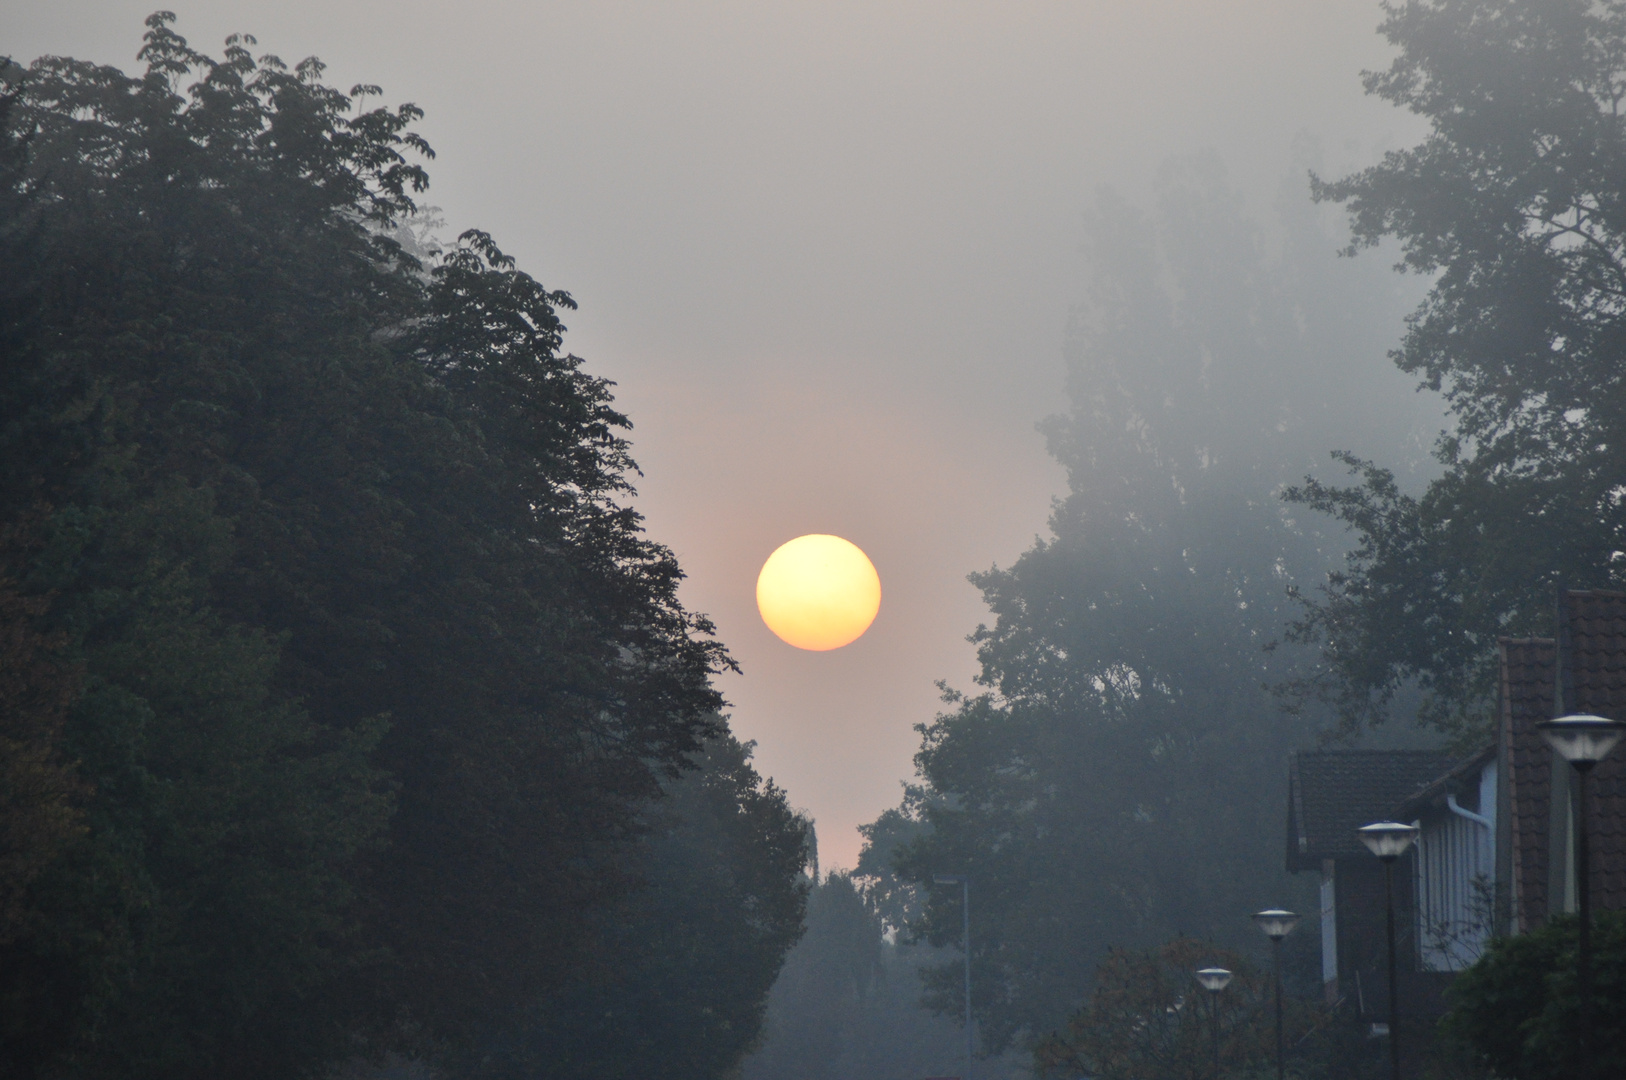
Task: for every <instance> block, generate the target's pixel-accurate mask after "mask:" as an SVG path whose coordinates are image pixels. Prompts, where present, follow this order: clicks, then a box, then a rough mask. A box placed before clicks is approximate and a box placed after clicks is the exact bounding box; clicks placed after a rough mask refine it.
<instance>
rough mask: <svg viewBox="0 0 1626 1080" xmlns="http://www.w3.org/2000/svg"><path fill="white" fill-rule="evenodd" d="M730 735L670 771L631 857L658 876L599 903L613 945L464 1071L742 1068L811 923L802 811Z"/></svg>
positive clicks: (609, 1072)
mask: <svg viewBox="0 0 1626 1080" xmlns="http://www.w3.org/2000/svg"><path fill="white" fill-rule="evenodd" d="M750 757H751V747H750V746H749V745H742V744H740V743H739V742H737V741H735V740H734V739H733V738H732V737H730V736H727V735H724V736H721V737H719V738H716V739H713V740H712V741H710V742H709V743H708V744H707V745H706V749H705V752H704V754H703V755H702V756H701V757H700V758H699V760H698V767H697V768H696V769H694V770H693V771H689V772H685V773H684V774H683V775H682V776H681V777H679V778H678V779H676V780H672V781H670V782H668V784H667V785H666V790H667V795H668V797H667V798H666V799H665V800H664V801H662V802H660V803H657V804H655V805H654V806H653V807H652V808H651V810H650V812H649V814H650V818H651V820H650V822H649V832H648V833H647V835H646V836H645V837H644V839H643V841H642V843H641V844H640V847H639V849H638V851H637V852H636V853H635V856H634V861H633V864H632V865H633V867H634V869H635V871H636V872H637V873H638V874H640V875H641V876H643V877H644V878H645V880H646V884H647V888H645V889H643V890H641V891H639V892H638V893H636V894H635V895H633V896H631V897H628V898H627V899H626V900H625V901H624V902H622V903H620V904H617V905H615V906H614V907H613V908H610V909H607V910H605V911H604V912H602V913H601V919H600V925H601V927H602V931H601V932H602V934H603V935H604V940H605V941H606V942H607V944H608V948H606V949H605V951H604V953H603V954H602V955H601V956H600V957H599V958H598V962H597V963H595V964H593V965H592V966H591V967H590V968H589V969H588V970H587V971H586V972H585V974H584V976H583V977H582V978H580V979H578V980H577V981H576V982H574V983H573V984H572V985H570V986H568V987H567V988H565V990H564V992H562V993H558V994H555V995H552V996H550V997H548V998H546V999H543V1000H541V1001H539V1002H537V1003H536V1004H535V1006H534V1007H533V1008H532V1009H530V1010H528V1012H527V1015H526V1018H525V1019H524V1021H523V1022H522V1024H521V1025H520V1026H519V1027H518V1028H511V1029H508V1030H499V1031H496V1032H493V1033H492V1034H491V1035H490V1037H489V1038H488V1039H487V1040H486V1041H484V1042H483V1043H481V1044H479V1045H477V1047H476V1049H475V1053H474V1055H473V1058H474V1060H473V1061H471V1062H470V1063H468V1064H467V1065H466V1066H465V1067H464V1068H463V1069H461V1070H458V1071H459V1072H460V1073H461V1074H464V1075H468V1076H471V1077H478V1078H482V1080H484V1078H490V1080H497V1078H503V1080H508V1078H512V1080H522V1078H527V1080H528V1078H533V1077H550V1078H551V1077H560V1078H563V1077H608V1076H627V1077H636V1076H660V1077H663V1078H665V1077H670V1078H672V1080H713V1078H716V1077H723V1076H728V1075H731V1071H732V1070H734V1069H735V1068H736V1066H737V1065H738V1063H739V1061H740V1059H741V1058H742V1057H743V1056H744V1055H745V1053H746V1052H747V1051H748V1050H750V1049H751V1047H752V1046H753V1045H754V1044H755V1043H756V1042H757V1040H758V1038H759V1037H760V1035H761V1032H762V1026H763V1016H764V1011H765V1008H766V1005H767V998H768V991H769V989H770V988H771V987H772V986H773V984H774V980H775V979H776V978H777V976H778V974H779V970H780V965H781V964H782V963H783V961H784V959H785V954H786V953H787V952H788V951H789V950H790V948H791V947H792V946H793V945H794V944H795V943H796V941H797V939H798V938H799V937H800V936H801V934H802V928H803V927H802V920H803V914H804V912H805V910H806V906H807V884H806V881H805V878H804V877H803V876H802V871H803V868H804V867H805V866H806V865H807V862H808V857H809V837H810V830H809V828H808V823H807V821H806V819H805V818H802V817H800V816H798V815H797V814H796V813H795V812H794V811H792V810H791V809H790V808H789V806H788V805H787V804H786V802H785V796H784V792H783V791H782V790H780V789H779V788H778V787H777V786H776V785H774V783H773V782H772V781H766V782H765V781H763V779H762V778H761V777H760V776H759V775H758V774H757V772H756V770H755V769H754V768H752V766H751V763H750Z"/></svg>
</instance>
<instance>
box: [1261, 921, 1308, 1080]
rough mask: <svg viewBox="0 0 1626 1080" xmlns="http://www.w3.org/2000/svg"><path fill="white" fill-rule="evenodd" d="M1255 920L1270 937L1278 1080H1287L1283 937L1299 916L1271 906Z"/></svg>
mask: <svg viewBox="0 0 1626 1080" xmlns="http://www.w3.org/2000/svg"><path fill="white" fill-rule="evenodd" d="M1253 921H1254V922H1256V923H1258V924H1259V929H1261V930H1263V931H1264V932H1265V936H1266V937H1268V938H1269V939H1270V945H1271V954H1272V955H1271V959H1272V960H1273V961H1274V963H1273V965H1272V974H1273V981H1274V982H1275V983H1276V1080H1286V1077H1287V1059H1286V1057H1285V1056H1284V1054H1283V1049H1282V938H1284V937H1286V936H1287V935H1288V934H1291V933H1292V932H1293V927H1295V926H1297V925H1298V924H1299V917H1298V916H1297V915H1295V914H1293V913H1292V912H1291V911H1283V910H1282V909H1281V908H1271V909H1270V910H1268V911H1261V912H1259V913H1257V914H1256V915H1254V917H1253Z"/></svg>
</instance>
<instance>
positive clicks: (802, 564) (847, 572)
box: [757, 533, 881, 652]
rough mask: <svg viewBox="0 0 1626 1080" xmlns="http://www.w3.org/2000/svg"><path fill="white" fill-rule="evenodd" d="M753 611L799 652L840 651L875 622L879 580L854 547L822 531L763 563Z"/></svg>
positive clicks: (799, 539) (785, 546)
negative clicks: (755, 610)
mask: <svg viewBox="0 0 1626 1080" xmlns="http://www.w3.org/2000/svg"><path fill="white" fill-rule="evenodd" d="M757 610H758V611H760V612H762V621H763V622H765V623H767V624H768V629H769V630H772V631H773V632H774V633H776V634H778V635H779V637H780V638H781V639H782V640H784V641H785V642H787V643H789V644H791V645H794V646H796V647H797V648H798V649H811V650H813V651H815V652H824V651H826V650H828V649H839V648H841V647H842V646H843V645H850V644H851V643H852V642H854V641H857V640H858V639H859V638H860V637H862V636H863V634H864V631H865V630H868V629H869V624H870V623H872V622H874V621H875V613H876V612H878V611H880V610H881V577H880V575H879V574H877V573H876V572H875V565H874V564H873V563H871V562H870V561H869V556H867V555H865V554H864V553H863V552H862V551H860V550H859V549H858V546H857V545H856V544H852V543H849V542H848V541H846V540H843V539H842V538H841V537H839V536H827V535H825V534H824V533H812V534H809V535H807V536H798V537H797V538H796V539H794V540H792V541H790V542H789V543H786V544H781V545H780V546H779V548H778V550H776V551H775V552H774V553H773V554H772V555H769V556H768V561H767V562H765V563H763V564H762V573H760V574H758V575H757Z"/></svg>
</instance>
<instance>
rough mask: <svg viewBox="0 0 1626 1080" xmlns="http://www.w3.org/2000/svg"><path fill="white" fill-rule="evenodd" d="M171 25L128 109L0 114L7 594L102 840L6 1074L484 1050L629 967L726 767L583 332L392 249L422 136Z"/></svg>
mask: <svg viewBox="0 0 1626 1080" xmlns="http://www.w3.org/2000/svg"><path fill="white" fill-rule="evenodd" d="M172 22H173V16H171V15H169V14H168V13H162V12H161V13H159V14H157V15H154V16H153V17H152V18H151V19H149V20H148V24H147V25H148V31H147V35H146V44H145V47H144V48H143V50H142V53H141V56H142V58H143V59H144V60H145V62H146V65H147V68H146V71H145V73H144V74H143V75H141V76H139V77H130V76H127V75H125V74H124V73H122V72H120V71H117V70H115V69H112V68H106V67H97V66H95V65H91V64H87V63H83V62H80V61H75V60H71V59H65V58H55V57H46V58H42V59H40V60H37V61H35V62H34V63H33V64H32V65H30V66H29V67H28V68H27V69H26V71H20V70H19V69H17V68H16V67H15V66H12V67H8V68H7V69H6V84H7V87H8V91H7V95H6V98H5V105H4V108H5V110H6V112H5V115H4V121H5V126H4V133H3V135H4V137H3V140H0V169H3V170H4V175H3V177H0V180H3V182H0V263H3V264H4V265H5V266H6V267H7V268H8V269H7V273H6V274H5V275H4V276H3V277H0V454H3V455H4V458H5V460H6V462H7V468H6V470H5V471H4V473H3V475H0V524H10V523H13V522H16V521H19V520H22V519H23V518H25V517H29V516H30V515H32V517H33V519H36V520H38V521H39V525H38V537H39V540H38V544H37V550H35V551H33V553H32V554H31V556H30V558H29V559H28V560H27V563H26V565H22V566H19V567H15V568H13V569H12V571H11V572H12V573H13V574H14V575H15V577H16V578H17V580H18V582H19V585H18V589H19V594H20V595H21V596H23V597H25V598H39V597H45V596H48V595H49V596H51V597H52V600H51V605H50V608H49V610H48V611H44V612H41V613H40V614H39V615H38V616H37V620H36V621H39V622H40V625H39V626H38V627H37V631H38V633H40V634H43V635H46V636H47V637H48V638H49V637H50V636H51V635H57V638H53V639H52V640H58V639H59V640H60V642H61V650H60V661H61V663H62V664H63V665H65V667H64V670H68V671H80V672H82V674H83V684H82V689H81V690H80V692H79V693H78V695H77V697H76V698H75V699H74V701H73V703H72V705H71V707H70V708H68V710H67V713H66V715H65V717H64V719H63V723H62V727H61V738H60V745H61V749H62V760H64V761H72V762H75V763H76V774H75V776H76V780H77V781H78V782H79V784H80V787H79V789H78V794H77V795H76V796H75V798H77V799H78V802H77V803H75V806H76V807H77V810H78V811H79V812H80V813H81V814H82V819H81V820H82V822H83V827H84V831H83V834H82V836H81V837H80V838H79V839H78V840H77V841H75V843H74V845H70V850H69V851H67V853H66V854H64V855H62V856H61V857H60V858H57V859H55V861H54V862H53V863H52V865H51V866H50V868H48V869H47V870H43V871H41V873H40V874H39V875H38V876H37V878H36V880H35V881H34V882H33V884H31V885H30V886H29V890H30V891H29V893H28V896H26V897H25V898H24V899H25V901H26V902H27V903H29V904H32V905H33V907H32V908H31V910H37V911H44V912H47V913H48V914H49V917H48V918H45V919H42V920H39V921H37V922H36V923H35V924H34V925H32V926H31V927H30V928H29V929H28V931H27V932H26V933H20V934H17V935H16V936H14V937H13V939H12V940H11V941H10V942H9V943H6V944H5V945H4V946H3V948H4V955H0V998H3V1000H4V1001H5V1002H6V1008H5V1009H4V1015H3V1016H0V1068H3V1070H4V1071H5V1072H6V1074H7V1075H19V1076H29V1075H56V1074H57V1073H59V1072H61V1071H63V1070H72V1071H73V1073H74V1075H79V1076H85V1077H95V1076H102V1075H117V1076H120V1077H144V1076H159V1075H162V1076H166V1077H188V1076H200V1077H201V1076H215V1075H234V1076H244V1077H252V1076H261V1075H263V1076H287V1075H295V1074H299V1073H300V1072H302V1071H308V1070H315V1069H318V1068H320V1067H322V1066H323V1063H324V1062H326V1061H329V1060H330V1059H331V1058H332V1057H333V1056H334V1055H336V1054H338V1055H348V1054H353V1053H355V1052H356V1051H357V1048H358V1047H359V1048H360V1049H362V1050H364V1051H365V1050H381V1049H383V1048H387V1047H392V1046H394V1047H401V1048H405V1049H407V1050H409V1051H414V1052H425V1053H431V1052H435V1051H437V1050H438V1049H441V1048H446V1047H456V1046H460V1045H461V1046H466V1045H468V1044H469V1043H470V1042H471V1041H472V1040H474V1039H475V1038H476V1037H478V1036H480V1035H481V1034H482V1033H484V1032H486V1031H488V1030H489V1029H490V1027H491V1026H492V1025H493V1024H494V1023H495V1024H500V1023H501V1022H503V1018H504V1017H517V1016H518V1012H519V1010H521V1009H522V1008H523V1007H525V1006H526V1005H527V1003H529V1002H532V1001H535V1000H537V999H539V998H544V997H547V996H548V995H550V994H557V993H562V992H564V989H565V988H566V987H568V986H569V985H572V983H573V980H574V979H575V978H576V974H577V972H578V971H579V970H580V969H581V968H582V967H583V966H584V965H589V964H592V963H593V962H595V958H598V959H602V958H603V957H604V956H606V955H609V954H612V953H613V952H614V950H615V948H616V947H617V946H616V945H615V943H614V942H613V941H611V940H609V939H607V938H606V936H605V935H604V934H603V933H602V932H601V925H600V923H599V922H598V920H597V917H596V914H595V913H596V912H597V911H598V910H600V909H601V908H603V907H605V906H612V905H616V904H620V903H623V902H626V901H627V899H628V898H629V897H630V896H631V895H632V894H634V893H635V892H636V891H637V889H638V887H639V873H638V872H637V871H635V870H634V869H632V868H631V867H630V866H629V862H628V860H629V858H630V856H629V852H631V851H633V850H634V849H635V848H636V846H637V844H638V842H639V838H640V837H641V836H642V835H644V833H646V832H647V831H648V829H649V828H651V824H650V821H651V819H650V816H649V806H650V804H651V801H652V800H655V799H658V798H659V797H660V796H661V786H662V783H663V781H664V779H665V778H667V777H669V776H670V775H672V774H673V773H674V772H677V771H681V770H682V769H684V768H686V767H687V766H688V765H689V764H691V756H692V755H694V754H696V753H698V752H700V750H701V748H702V746H703V745H704V742H705V740H706V739H707V738H709V737H712V736H715V735H717V734H719V733H720V721H719V720H718V719H717V713H716V708H717V706H718V705H719V704H720V699H719V697H718V695H717V694H716V692H715V691H714V690H713V689H712V687H711V685H710V681H709V680H710V675H711V673H712V672H714V671H716V670H718V669H719V668H721V667H723V666H726V665H727V664H729V663H730V661H729V660H728V658H727V655H726V653H725V652H724V651H723V650H722V648H721V646H720V645H718V644H717V643H716V642H715V641H713V640H712V639H711V637H710V630H711V627H710V625H709V624H708V623H707V622H706V621H705V620H704V619H703V618H701V617H698V616H695V615H693V614H691V613H689V612H687V611H685V610H684V609H683V607H682V606H681V605H680V604H679V603H678V601H677V598H676V588H677V584H678V581H679V580H680V578H681V572H680V570H679V568H678V566H677V564H676V561H675V559H674V558H673V557H672V555H671V553H670V552H669V551H668V550H666V549H665V548H663V547H661V546H660V545H659V544H656V543H654V542H652V541H651V540H649V539H648V538H647V537H646V536H644V535H643V533H642V531H641V525H640V521H639V518H638V516H637V514H636V513H634V512H633V511H632V510H631V509H630V508H629V507H628V506H627V505H626V504H627V500H628V497H629V496H630V494H631V488H630V486H629V481H628V477H629V476H630V475H631V474H632V472H633V471H634V466H633V463H632V461H631V459H630V456H629V449H628V445H627V442H626V440H625V438H624V432H625V430H626V428H627V421H626V419H625V418H624V417H623V416H621V415H620V414H619V413H618V412H617V411H615V409H614V407H613V402H612V400H611V395H610V384H609V383H607V382H606V381H605V380H603V379H600V378H596V377H594V376H591V375H589V374H587V373H586V372H584V371H583V370H582V362H581V361H580V360H579V359H578V358H576V357H573V356H570V355H569V354H567V353H565V352H564V351H563V348H562V340H563V339H562V335H563V332H564V326H563V324H562V322H561V320H560V313H561V312H562V311H566V310H568V309H570V308H571V307H572V306H573V304H572V302H571V300H570V298H569V296H568V295H566V294H564V293H561V292H557V291H553V290H548V289H545V288H543V287H542V286H541V285H540V284H538V283H537V282H536V281H534V280H533V279H532V278H530V277H529V276H528V275H526V274H524V273H523V272H521V271H519V270H518V269H517V268H516V267H515V266H514V264H513V262H512V260H510V259H509V258H507V257H506V256H505V255H504V254H503V253H502V252H501V251H500V249H499V248H498V247H497V245H496V244H495V242H494V241H493V240H492V239H491V238H490V237H488V236H486V235H485V234H482V233H478V232H471V233H469V234H466V235H465V236H464V237H463V238H462V239H461V240H460V241H459V242H458V243H457V244H455V245H453V246H451V247H449V248H448V249H447V250H446V251H445V252H444V253H443V254H442V255H441V256H439V257H437V258H435V259H433V260H431V261H429V262H423V261H420V260H419V259H417V258H416V257H414V256H413V255H411V254H410V253H408V252H407V251H405V250H403V249H402V247H401V245H400V244H399V243H397V242H396V241H395V240H394V239H393V238H392V233H393V232H394V231H395V230H396V229H397V228H398V226H399V225H400V224H401V222H402V221H403V220H405V219H406V218H407V217H408V216H410V215H411V214H412V213H413V212H414V210H415V204H414V201H413V199H414V195H415V194H416V193H417V192H420V191H422V190H423V188H424V187H425V185H426V184H427V175H426V173H425V171H424V169H423V168H422V166H421V165H420V164H418V162H417V161H416V160H414V159H413V156H412V155H414V154H417V155H419V156H420V157H421V156H427V155H428V147H427V146H426V145H425V144H424V142H423V141H422V140H421V139H420V138H418V137H417V136H416V135H415V134H413V132H412V130H411V125H412V123H413V121H414V120H415V119H416V118H417V117H418V116H419V113H418V111H417V110H416V109H415V108H414V107H412V106H410V105H407V106H401V107H399V108H393V109H391V108H366V107H364V106H365V99H366V98H367V97H369V96H372V95H374V94H376V93H377V90H376V88H372V87H365V86H363V87H357V88H355V89H354V90H353V91H351V93H349V94H345V93H341V92H339V91H338V90H336V89H334V88H333V87H330V86H327V85H326V84H325V83H324V82H323V81H322V68H321V65H320V64H319V63H317V62H316V61H314V60H307V61H304V62H302V63H301V64H299V65H298V66H296V67H295V68H293V69H292V70H290V69H289V68H288V67H287V66H286V65H284V64H283V63H282V62H281V61H280V60H278V59H277V58H276V57H274V56H268V55H267V56H260V57H258V58H256V57H255V56H253V55H252V54H251V52H250V48H251V46H253V45H254V42H253V40H252V39H250V38H239V37H234V38H231V39H228V42H227V47H226V50H225V53H224V56H223V57H222V58H220V59H214V58H211V57H208V56H205V55H203V54H201V53H199V52H197V51H195V50H193V49H191V48H190V47H189V46H188V45H187V43H186V42H185V41H184V40H183V39H182V38H181V37H179V36H178V35H177V34H176V33H175V32H174V31H173V29H172V27H171V23H172ZM28 602H29V603H34V602H35V601H34V599H28ZM28 610H29V611H32V610H33V609H28ZM765 812H766V811H765ZM769 816H770V817H771V814H770V815H769ZM771 824H772V823H771V822H765V823H763V827H764V828H768V827H769V826H771ZM780 840H783V837H778V838H777V839H774V838H773V837H772V836H770V837H769V838H768V839H765V840H764V844H766V845H767V846H768V847H769V848H771V847H773V844H774V843H778V842H779V841H780ZM75 845H76V846H75ZM773 857H774V856H773V852H771V851H768V850H766V849H764V850H763V851H761V852H757V853H756V854H754V855H752V856H751V857H750V858H748V859H746V862H747V863H748V864H749V866H750V867H751V868H752V871H753V872H760V873H762V874H765V875H767V876H768V877H773V875H774V874H776V873H779V874H780V876H781V877H787V880H788V873H789V872H787V873H780V871H779V870H775V869H773V868H772V866H771V865H770V864H771V863H772V858H773ZM763 859H767V860H769V861H768V863H764V862H762V860H763ZM752 860H756V861H752ZM785 887H787V888H788V885H787V886H785ZM781 891H783V890H781ZM736 914H737V913H736ZM741 919H744V917H743V916H741ZM774 919H775V920H780V916H779V915H777V914H776V915H775V916H774ZM780 921H782V920H780ZM730 925H731V926H732V928H733V929H734V930H736V931H738V932H739V933H741V934H743V935H745V936H746V937H749V936H750V935H751V934H752V933H754V932H755V931H754V930H753V929H752V927H751V925H750V923H749V919H744V921H743V922H742V921H739V920H736V921H735V922H734V923H732V924H730ZM774 925H775V926H778V925H779V922H775V923H774ZM776 932H777V931H776ZM708 947H710V946H709V945H708ZM516 1022H517V1021H516Z"/></svg>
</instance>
